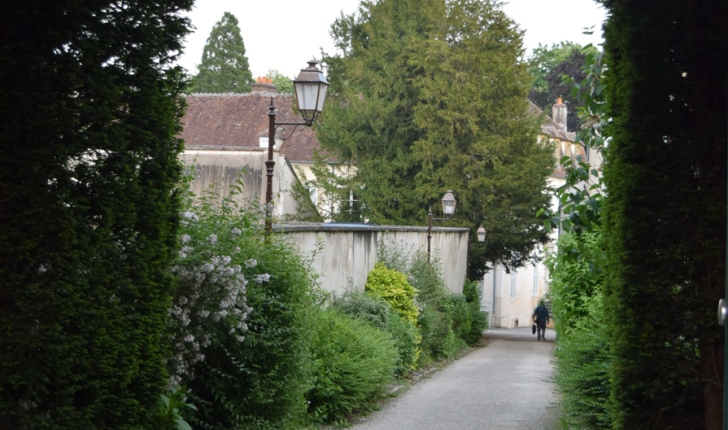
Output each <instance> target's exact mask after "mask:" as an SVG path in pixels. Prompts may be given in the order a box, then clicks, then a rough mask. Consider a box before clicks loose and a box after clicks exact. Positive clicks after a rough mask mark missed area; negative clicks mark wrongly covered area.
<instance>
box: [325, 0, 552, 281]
mask: <svg viewBox="0 0 728 430" xmlns="http://www.w3.org/2000/svg"><path fill="white" fill-rule="evenodd" d="M332 34H333V35H334V37H335V42H336V45H337V47H338V48H340V49H341V50H342V52H343V54H341V55H336V56H327V57H325V58H324V62H325V63H326V65H327V66H328V78H329V81H330V82H331V89H330V101H329V102H328V103H327V110H325V111H324V113H323V116H322V121H321V123H320V124H319V125H318V137H319V140H320V141H321V143H322V146H323V148H324V149H325V150H327V151H329V153H330V154H332V155H333V156H334V158H336V159H338V160H340V161H342V162H353V163H355V164H356V175H355V176H354V177H352V178H349V179H348V180H347V181H348V182H347V183H346V184H344V185H345V186H346V187H349V188H350V189H352V190H353V195H354V196H355V198H356V201H357V204H358V207H357V208H353V209H355V210H354V211H351V212H352V213H357V214H360V216H361V217H362V219H367V220H370V221H372V222H377V223H396V224H410V225H424V223H425V221H426V215H427V210H428V208H429V207H432V208H433V210H434V211H435V216H436V217H437V216H442V214H439V211H438V208H439V207H440V199H441V198H442V195H443V194H444V193H445V192H446V191H447V190H453V192H454V193H455V196H456V198H457V200H458V204H457V210H456V214H455V217H454V219H453V220H451V221H450V222H448V223H446V224H442V225H450V226H467V227H469V228H471V229H472V230H473V234H472V235H471V237H472V238H473V239H472V240H475V239H474V238H475V234H474V233H475V230H476V229H477V228H478V227H479V226H480V225H481V224H482V225H483V226H484V227H485V229H486V230H487V231H488V236H487V239H486V240H487V243H486V244H484V245H485V246H483V245H476V246H473V247H472V251H473V253H472V254H471V255H472V256H473V257H472V258H471V263H472V268H473V269H474V270H473V273H474V274H477V273H478V272H479V271H480V270H482V269H483V268H484V266H485V262H486V261H489V262H499V263H503V264H505V265H506V266H508V267H513V266H519V265H521V264H523V263H525V261H527V260H528V256H529V253H530V251H531V249H532V248H533V247H534V245H536V244H537V243H540V242H543V241H545V239H546V236H545V234H544V232H543V230H542V228H541V226H540V224H539V223H538V222H537V221H536V219H535V213H536V211H537V210H538V208H539V205H545V204H547V202H548V197H547V196H546V194H545V193H544V192H543V191H544V188H545V186H546V177H547V176H548V174H549V171H550V168H551V167H552V165H553V164H552V159H551V149H550V148H548V147H545V146H542V145H539V144H538V143H537V132H538V127H537V122H536V118H532V117H530V116H529V115H527V111H526V109H527V100H526V96H527V93H528V89H529V85H530V78H529V76H528V74H527V71H526V65H525V64H523V63H521V62H520V61H519V58H520V57H521V55H522V52H523V51H522V42H521V38H522V33H521V32H520V31H519V30H518V28H517V26H516V25H515V23H514V22H513V21H512V20H511V19H509V18H508V17H507V16H506V15H505V14H504V12H503V11H502V9H501V8H500V6H499V5H498V4H496V3H495V2H491V1H489V0H478V1H472V0H456V1H448V2H445V1H444V0H427V1H419V0H417V1H415V0H399V1H392V0H384V1H380V2H377V3H367V2H365V3H363V4H362V6H361V7H360V10H359V13H358V14H354V15H351V16H342V17H341V18H339V19H338V20H337V21H336V22H335V23H334V25H333V26H332ZM347 191H348V190H347ZM342 208H343V206H342ZM347 209H352V208H347Z"/></svg>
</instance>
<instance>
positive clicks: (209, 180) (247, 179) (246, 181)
mask: <svg viewBox="0 0 728 430" xmlns="http://www.w3.org/2000/svg"><path fill="white" fill-rule="evenodd" d="M267 159H268V152H267V151H266V150H260V151H255V150H245V151H215V150H186V151H185V152H184V153H183V154H182V162H183V163H184V165H185V167H186V170H187V171H188V172H190V171H192V172H193V177H194V180H193V182H192V192H194V193H195V194H196V195H198V196H199V195H202V194H203V193H204V192H205V190H208V189H209V188H210V186H212V185H215V184H217V185H218V186H219V187H220V195H221V196H228V195H229V193H230V191H231V190H232V189H233V187H234V186H235V184H236V181H238V180H239V179H242V182H243V188H242V190H241V193H240V194H239V195H238V196H236V198H237V199H238V200H240V201H245V202H252V201H253V200H255V199H259V200H260V201H261V202H262V201H264V200H265V191H266V190H265V189H266V182H267V177H266V170H265V160H267ZM273 161H275V162H276V164H275V167H274V169H273V203H274V206H273V216H274V217H278V218H282V217H285V216H287V215H292V214H296V213H297V212H298V204H297V203H296V200H295V199H294V198H293V196H292V191H291V190H292V188H293V184H294V183H295V181H297V179H296V174H295V173H294V172H293V170H292V167H291V165H290V164H289V163H287V162H286V160H285V158H284V157H281V156H280V154H279V153H278V152H277V151H276V152H274V153H273ZM191 166H194V170H190V167H191ZM241 175H242V176H241Z"/></svg>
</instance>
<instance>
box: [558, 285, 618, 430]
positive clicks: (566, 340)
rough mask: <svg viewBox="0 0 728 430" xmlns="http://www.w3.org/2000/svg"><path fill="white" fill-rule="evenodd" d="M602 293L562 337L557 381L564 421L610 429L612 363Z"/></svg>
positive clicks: (588, 427) (586, 426)
mask: <svg viewBox="0 0 728 430" xmlns="http://www.w3.org/2000/svg"><path fill="white" fill-rule="evenodd" d="M601 301H602V298H601V296H596V297H592V298H591V299H589V300H588V301H587V308H589V309H590V312H589V316H588V317H584V318H582V319H580V320H579V322H578V323H576V324H575V326H574V327H572V329H571V331H570V333H569V335H568V336H566V337H561V336H559V341H558V348H556V352H555V354H554V355H555V357H556V360H555V363H556V370H557V371H556V373H555V375H554V380H555V381H556V383H557V384H558V391H559V393H561V405H562V409H563V417H564V420H565V421H566V422H567V423H568V424H569V425H570V426H572V427H573V428H586V429H608V428H611V418H610V415H609V408H608V406H609V397H610V395H609V366H610V363H611V356H610V352H609V344H608V340H607V336H606V332H605V326H604V313H603V311H602V307H601Z"/></svg>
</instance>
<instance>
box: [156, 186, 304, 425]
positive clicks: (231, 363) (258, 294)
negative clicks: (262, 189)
mask: <svg viewBox="0 0 728 430" xmlns="http://www.w3.org/2000/svg"><path fill="white" fill-rule="evenodd" d="M258 213H260V211H259V210H258V209H257V208H256V207H255V206H253V207H251V208H249V209H248V210H244V209H242V208H241V207H239V206H238V204H237V203H236V202H235V201H233V200H232V199H231V198H225V199H222V202H221V203H220V199H219V197H218V196H217V195H216V194H215V193H213V192H211V193H209V194H208V195H207V196H205V197H203V198H201V199H189V200H188V202H187V212H186V217H185V220H186V223H185V224H183V226H182V230H183V231H182V232H183V236H182V242H183V247H182V249H181V252H180V255H179V259H178V268H177V269H176V270H175V273H177V274H178V275H179V279H180V288H179V291H178V294H177V296H176V297H175V302H174V303H175V306H174V307H173V309H172V317H173V321H174V322H176V324H175V333H176V335H175V338H174V339H176V340H179V339H181V341H182V342H181V343H182V344H181V345H179V343H180V342H176V343H175V345H178V348H177V351H178V355H177V359H176V360H175V361H173V362H171V363H170V370H171V371H173V372H174V374H175V375H177V376H178V377H179V378H180V382H183V383H186V385H187V386H188V387H189V388H190V389H191V394H190V398H191V400H192V401H193V402H194V404H195V405H196V406H197V407H198V413H196V414H195V416H194V417H191V419H190V421H191V422H193V424H194V425H195V426H196V427H199V428H204V429H231V428H235V429H271V428H297V427H298V428H300V425H301V423H302V422H303V421H304V420H305V417H306V404H305V398H304V396H305V393H306V391H307V390H308V388H309V386H310V370H311V366H312V362H311V359H310V356H309V352H308V351H309V349H308V339H309V336H310V335H309V326H310V324H309V322H308V321H309V313H310V312H311V311H310V309H311V308H312V307H314V306H315V304H314V297H315V295H314V285H315V281H314V279H312V276H311V273H312V271H311V270H310V267H309V265H308V264H307V262H306V261H304V259H303V258H301V257H300V256H299V255H298V254H296V252H295V250H294V247H292V246H291V244H290V243H287V242H285V241H284V240H283V239H281V238H280V237H279V236H275V235H274V236H272V237H271V238H270V239H269V240H268V241H267V242H265V241H264V239H263V232H262V230H261V229H260V223H259V222H258V221H259V220H258V216H257V214H258ZM185 271H187V272H190V273H189V275H188V276H187V275H185V276H183V274H184V273H185ZM198 328H199V330H198ZM180 336H181V337H180Z"/></svg>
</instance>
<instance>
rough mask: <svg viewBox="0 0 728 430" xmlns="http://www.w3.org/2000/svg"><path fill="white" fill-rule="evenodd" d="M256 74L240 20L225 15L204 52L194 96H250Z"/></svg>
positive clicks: (193, 86)
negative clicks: (246, 54)
mask: <svg viewBox="0 0 728 430" xmlns="http://www.w3.org/2000/svg"><path fill="white" fill-rule="evenodd" d="M252 82H253V74H252V73H251V72H250V69H249V65H248V57H246V56H245V44H244V43H243V37H242V36H241V35H240V28H239V27H238V19H237V18H235V15H233V14H231V13H230V12H225V14H224V15H223V16H222V19H221V20H220V21H218V22H217V23H216V24H215V26H214V27H212V31H211V32H210V37H208V38H207V43H206V44H205V49H204V50H203V51H202V62H201V63H200V64H199V65H198V66H197V76H195V77H194V79H193V80H192V89H191V92H193V93H247V92H250V84H251V83H252Z"/></svg>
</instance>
